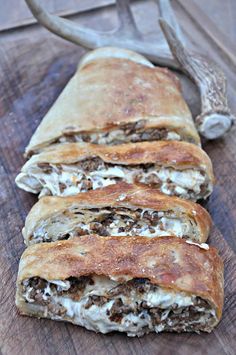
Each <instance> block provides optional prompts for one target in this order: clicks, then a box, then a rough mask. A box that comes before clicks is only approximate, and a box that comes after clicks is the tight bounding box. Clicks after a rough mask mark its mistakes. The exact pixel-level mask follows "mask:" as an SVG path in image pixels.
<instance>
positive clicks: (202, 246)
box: [186, 240, 209, 250]
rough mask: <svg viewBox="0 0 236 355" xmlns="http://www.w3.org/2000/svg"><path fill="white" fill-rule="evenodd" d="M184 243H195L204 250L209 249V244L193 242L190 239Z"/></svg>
mask: <svg viewBox="0 0 236 355" xmlns="http://www.w3.org/2000/svg"><path fill="white" fill-rule="evenodd" d="M186 243H188V244H193V245H197V246H198V247H199V248H202V249H205V250H209V245H208V244H206V243H195V242H193V241H192V240H186Z"/></svg>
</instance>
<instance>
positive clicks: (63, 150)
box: [22, 141, 214, 183]
mask: <svg viewBox="0 0 236 355" xmlns="http://www.w3.org/2000/svg"><path fill="white" fill-rule="evenodd" d="M93 157H99V158H101V159H102V160H103V161H104V162H107V163H111V164H121V165H136V164H149V163H155V164H157V165H159V166H163V167H173V168H176V169H180V170H182V169H188V168H199V169H201V170H202V171H205V172H206V174H207V175H208V176H209V179H210V181H211V182H212V183H214V175H213V169H212V163H211V160H210V158H209V157H208V155H207V154H206V153H205V152H204V151H203V150H202V149H201V148H199V147H197V146H196V145H194V144H190V143H186V142H177V141H157V142H140V143H127V144H120V145H116V146H106V145H98V144H89V143H64V144H57V145H54V146H52V147H50V148H48V149H45V150H44V151H43V152H42V153H40V154H37V155H34V156H33V157H31V159H30V160H29V161H28V162H27V163H26V164H25V165H24V166H23V168H22V171H23V172H27V169H28V168H29V167H30V166H32V165H35V164H37V163H41V162H46V163H51V164H73V163H77V162H79V161H81V160H84V159H88V158H93Z"/></svg>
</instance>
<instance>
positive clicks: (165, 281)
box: [17, 235, 223, 319]
mask: <svg viewBox="0 0 236 355" xmlns="http://www.w3.org/2000/svg"><path fill="white" fill-rule="evenodd" d="M93 274H96V275H105V276H109V277H119V276H124V275H127V276H128V277H129V278H148V279H149V280H150V281H151V282H152V283H153V284H155V285H159V286H161V287H163V288H167V289H171V290H174V291H177V292H179V291H184V292H186V293H188V294H193V295H196V296H199V297H202V298H203V299H205V300H207V301H209V302H210V303H211V304H212V306H213V307H214V308H215V309H216V312H217V317H218V319H220V317H221V314H222V307H223V263H222V260H221V258H220V257H219V255H218V253H217V251H216V249H215V248H210V249H209V250H204V249H202V248H200V247H198V246H196V245H190V244H188V243H186V242H185V241H184V240H181V239H179V238H175V237H163V238H153V239H149V238H143V237H105V238H104V237H98V236H92V235H90V236H83V237H80V238H73V239H71V240H66V241H60V242H54V243H43V244H36V245H33V246H30V247H29V248H28V249H26V250H25V252H24V253H23V255H22V257H21V261H20V265H19V273H18V280H17V284H18V294H17V299H20V294H19V292H20V291H19V289H20V283H21V281H23V280H25V279H28V278H30V277H35V276H38V277H41V278H43V279H46V280H65V279H67V278H68V277H71V276H72V277H80V276H83V275H93ZM18 306H19V307H20V308H21V306H22V305H21V304H20V302H19V303H18ZM22 308H23V306H22ZM22 310H23V309H22Z"/></svg>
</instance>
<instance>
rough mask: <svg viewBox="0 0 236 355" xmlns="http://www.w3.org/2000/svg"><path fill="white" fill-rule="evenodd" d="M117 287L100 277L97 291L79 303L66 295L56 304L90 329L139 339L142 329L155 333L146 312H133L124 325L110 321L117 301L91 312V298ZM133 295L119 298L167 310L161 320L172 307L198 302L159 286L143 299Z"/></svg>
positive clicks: (129, 302)
mask: <svg viewBox="0 0 236 355" xmlns="http://www.w3.org/2000/svg"><path fill="white" fill-rule="evenodd" d="M111 282H112V284H111ZM103 283H104V284H103ZM115 284H117V283H115V282H114V281H111V280H109V279H106V278H104V277H99V276H97V277H96V279H95V285H94V286H93V288H94V289H93V290H92V291H89V290H88V289H87V288H86V290H85V293H86V295H84V296H83V297H82V298H81V299H80V300H79V301H74V300H72V299H70V298H68V297H63V296H59V297H57V296H56V297H55V301H56V302H57V303H60V304H61V305H63V306H64V307H65V308H66V315H67V317H69V318H70V319H71V320H72V321H73V323H75V324H78V325H81V326H84V327H85V328H87V329H90V330H94V331H98V332H101V333H108V332H111V331H120V332H127V333H128V335H129V336H135V335H137V334H138V335H142V329H143V328H145V327H148V328H149V329H150V330H154V329H153V325H152V321H151V317H150V315H149V314H148V312H147V311H145V310H143V312H142V313H140V314H139V315H135V314H134V313H129V314H127V315H125V316H124V317H123V318H122V320H121V322H120V323H117V322H113V321H111V320H110V319H109V311H110V309H111V307H112V305H113V303H114V300H110V301H108V302H107V303H105V304H103V305H102V306H98V305H92V306H91V307H89V308H87V309H86V308H85V307H84V306H85V304H86V303H87V302H88V297H89V295H92V294H96V295H104V294H106V292H107V291H108V290H109V289H111V288H112V287H111V285H112V286H113V287H114V286H115ZM130 296H131V297H130ZM130 296H129V297H127V296H125V295H119V297H121V298H122V301H123V303H124V304H127V305H130V306H133V307H135V304H136V303H137V302H138V303H141V302H142V301H146V302H147V305H148V306H149V307H150V308H153V307H159V308H162V309H166V311H165V312H163V314H162V317H161V320H164V319H166V318H167V317H168V314H169V312H170V307H171V306H172V305H173V304H177V305H178V307H180V308H181V307H187V306H190V305H193V302H194V300H195V296H188V295H186V294H185V293H184V292H179V293H178V292H173V291H171V290H164V289H161V288H159V287H157V289H156V291H149V292H145V293H144V294H142V295H141V296H140V295H137V294H136V293H131V295H130ZM139 297H140V298H139Z"/></svg>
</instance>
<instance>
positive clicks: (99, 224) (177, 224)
mask: <svg viewBox="0 0 236 355" xmlns="http://www.w3.org/2000/svg"><path fill="white" fill-rule="evenodd" d="M87 234H98V235H101V236H136V235H140V236H145V237H149V238H152V237H161V236H166V235H175V236H177V237H180V238H185V239H188V238H190V239H191V240H194V241H196V242H199V234H200V232H199V229H198V226H197V224H196V222H195V221H194V220H193V219H191V218H190V217H189V216H186V215H184V214H182V216H181V215H180V216H178V217H177V216H176V215H175V214H174V213H173V212H171V211H165V212H162V211H160V212H157V211H154V210H151V209H147V210H144V209H141V208H139V209H136V210H135V209H128V208H124V207H117V208H111V207H106V208H101V209H86V210H82V209H81V210H78V209H76V208H72V209H71V210H70V211H64V213H62V214H60V215H59V216H55V217H51V218H50V219H48V220H46V221H45V220H43V221H41V222H40V223H39V225H38V226H36V228H35V230H34V232H33V234H32V235H31V236H30V237H29V244H33V243H42V242H51V241H56V240H62V239H68V238H71V237H76V236H81V235H87Z"/></svg>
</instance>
